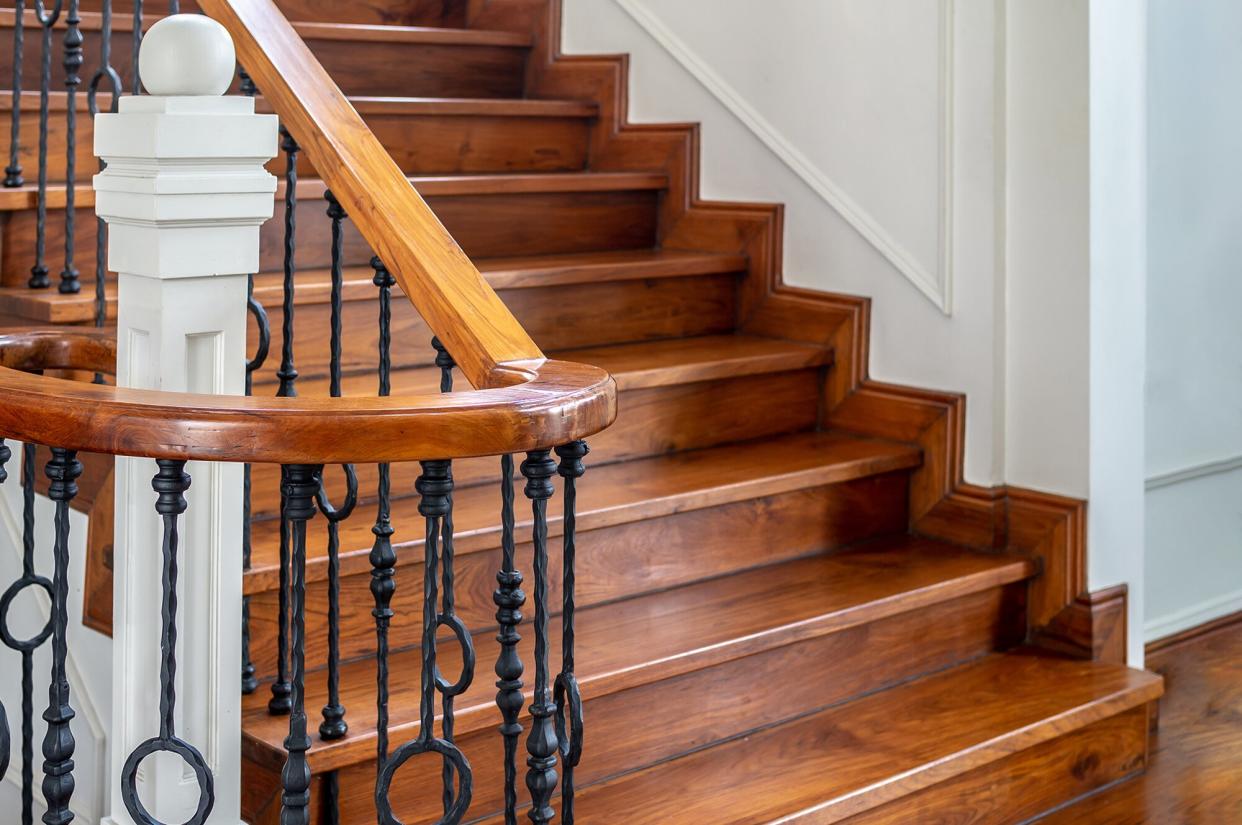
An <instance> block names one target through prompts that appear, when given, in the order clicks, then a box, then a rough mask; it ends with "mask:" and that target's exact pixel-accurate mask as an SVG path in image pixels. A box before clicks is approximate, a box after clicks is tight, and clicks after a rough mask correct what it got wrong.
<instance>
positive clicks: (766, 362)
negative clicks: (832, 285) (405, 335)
mask: <svg viewBox="0 0 1242 825" xmlns="http://www.w3.org/2000/svg"><path fill="white" fill-rule="evenodd" d="M548 355H549V357H552V358H556V359H559V360H562V361H575V362H579V363H583V364H591V365H593V366H596V367H599V368H601V369H604V370H607V371H608V372H609V373H611V374H612V377H613V378H614V379H615V380H616V382H617V389H619V390H633V389H639V388H642V387H663V386H669V385H671V384H687V383H691V382H694V381H708V380H711V379H715V378H728V377H738V376H743V375H757V374H760V373H767V372H782V371H785V370H796V369H806V368H808V367H819V366H824V365H826V364H828V363H830V362H831V361H832V352H831V350H829V349H827V348H825V347H819V346H815V345H812V344H802V343H798V342H795V341H781V340H779V339H776V338H761V337H759V336H756V335H702V336H697V337H692V338H672V339H667V340H659V341H640V342H636V343H631V344H616V345H610V346H602V347H584V348H581V349H572V350H558V351H556V352H551V353H548ZM458 381H459V383H458V386H459V387H461V388H462V389H465V388H466V387H465V386H463V385H462V384H461V383H460V381H461V379H460V378H459V379H458ZM376 382H377V379H376V377H375V375H374V374H373V373H372V372H366V373H362V374H356V375H349V376H345V377H344V378H343V379H342V381H341V394H342V395H345V396H373V395H375V394H376V393H377V383H376ZM274 383H275V378H274V376H273V377H270V378H268V379H267V380H266V381H265V382H264V384H263V386H271V385H272V384H274ZM439 386H440V370H439V368H438V367H431V366H428V367H410V368H406V369H400V370H395V371H393V373H392V394H393V395H412V394H416V393H434V392H438V391H439ZM259 393H260V394H261V393H262V390H260V391H259ZM298 394H299V395H303V396H311V397H314V396H326V395H328V394H329V382H328V379H327V378H308V379H302V380H299V381H298Z"/></svg>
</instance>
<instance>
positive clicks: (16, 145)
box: [4, 0, 26, 189]
mask: <svg viewBox="0 0 1242 825" xmlns="http://www.w3.org/2000/svg"><path fill="white" fill-rule="evenodd" d="M25 34H26V0H15V2H14V3H13V112H12V118H11V119H10V122H9V127H10V128H9V165H8V166H6V167H4V185H5V186H7V187H9V188H10V189H12V188H14V187H17V186H21V185H22V184H23V183H25V182H26V180H25V178H23V177H22V162H21V150H22V147H21V140H22V60H23V59H24V57H25V54H24V52H25V40H26V37H25Z"/></svg>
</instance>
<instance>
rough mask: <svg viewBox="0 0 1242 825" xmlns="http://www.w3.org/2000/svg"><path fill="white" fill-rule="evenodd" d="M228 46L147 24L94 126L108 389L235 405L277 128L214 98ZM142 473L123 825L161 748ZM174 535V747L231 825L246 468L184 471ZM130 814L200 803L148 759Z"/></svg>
mask: <svg viewBox="0 0 1242 825" xmlns="http://www.w3.org/2000/svg"><path fill="white" fill-rule="evenodd" d="M234 62H235V60H234V54H233V44H232V41H231V40H230V39H229V35H228V33H227V32H226V31H225V30H224V29H223V27H221V26H220V25H219V24H218V23H215V22H214V21H212V20H210V19H208V18H206V17H202V16H199V15H178V16H174V17H170V18H167V19H165V20H162V21H160V22H159V23H157V24H156V25H155V26H153V27H152V29H151V31H150V32H149V33H148V34H147V35H146V37H145V38H144V39H143V45H142V55H141V61H140V67H141V72H142V78H143V82H144V85H145V86H146V88H147V90H148V91H149V92H151V93H152V94H151V95H150V96H131V97H123V98H122V99H121V102H120V111H119V112H118V113H116V114H101V115H100V116H99V117H98V118H97V119H96V121H95V154H96V155H98V156H99V157H101V158H103V159H104V160H105V161H106V162H107V167H106V168H105V170H104V171H103V172H101V173H100V174H99V175H97V176H96V178H95V191H96V212H97V213H98V214H99V216H100V217H102V218H103V219H104V220H105V221H107V222H108V231H109V237H108V265H109V269H111V270H113V271H115V272H117V273H119V293H118V301H119V307H118V317H117V346H118V352H117V383H118V385H120V386H126V387H141V388H149V389H159V390H165V391H172V392H199V393H215V394H224V395H241V394H242V392H243V391H244V379H245V361H246V322H247V317H246V278H247V273H250V272H254V271H255V270H256V269H257V268H258V265H259V226H260V225H261V224H262V223H263V222H264V221H265V220H267V219H268V218H270V217H271V215H272V203H273V193H274V192H275V188H276V181H275V178H273V177H272V176H271V175H270V174H268V173H267V172H266V171H265V170H264V169H263V164H264V163H265V162H266V161H267V160H268V159H269V158H271V157H272V156H274V155H275V154H276V150H277V123H276V118H275V117H274V116H272V115H257V114H255V113H254V100H253V99H251V98H248V97H222V96H221V95H222V94H223V92H224V91H225V90H226V89H227V87H228V85H229V83H230V81H231V79H232V77H233V71H234ZM155 471H156V467H155V462H154V461H153V460H149V459H118V461H117V468H116V481H117V487H116V541H115V557H114V565H115V566H114V570H113V575H114V589H113V597H114V609H113V614H114V619H113V675H112V684H113V691H112V695H113V709H112V710H113V712H112V731H111V741H110V743H109V750H110V762H109V768H108V770H109V781H110V783H111V802H110V811H111V815H110V816H109V817H107V818H105V819H104V822H105V823H108V825H131V823H133V819H132V818H131V816H130V814H129V813H128V812H127V810H126V807H125V804H124V802H123V801H122V797H121V793H120V775H121V768H122V766H123V765H124V763H125V760H126V758H127V757H128V756H129V754H130V753H131V751H132V750H133V749H134V748H135V747H136V746H137V745H138V744H139V743H141V742H143V741H144V740H146V739H148V738H150V737H153V736H155V735H157V734H158V732H159V719H158V708H159V698H158V686H159V673H160V663H159V651H160V647H159V634H160V579H161V551H160V536H161V526H160V521H159V518H158V516H157V514H156V512H155V507H154V505H155V494H154V492H153V491H152V489H151V479H152V477H153V476H154V475H155ZM187 472H189V474H190V476H191V477H192V479H193V481H192V484H191V487H190V490H189V492H188V493H187V495H186V498H187V500H188V501H189V509H188V510H187V511H186V514H185V516H184V517H183V518H182V520H181V549H180V554H179V562H180V569H181V573H180V593H179V596H180V611H179V613H180V615H179V616H178V633H179V638H178V645H177V685H176V690H177V716H178V719H177V735H178V736H179V737H181V738H182V739H185V740H186V741H188V742H189V743H190V744H191V745H193V746H194V747H196V748H197V749H198V750H199V751H200V752H201V753H202V754H203V756H204V757H205V759H206V761H207V763H208V767H209V768H210V769H211V771H212V773H213V774H214V777H215V806H214V809H213V811H212V814H211V816H210V818H209V820H208V821H209V822H210V823H219V824H220V825H238V823H240V822H241V816H240V802H241V780H240V765H241V754H240V743H241V730H240V723H241V719H240V712H241V695H240V672H241V671H240V668H241V606H242V588H241V576H242V570H241V528H242V523H241V518H242V498H241V495H242V467H241V465H239V464H224V463H209V462H190V464H189V465H188V467H187ZM138 789H139V797H140V799H141V800H142V803H143V805H144V806H145V807H146V808H147V810H148V811H149V812H150V813H151V814H152V815H153V816H155V817H156V818H157V819H159V820H160V821H163V822H184V821H186V820H187V819H188V818H189V817H190V815H191V814H192V813H193V812H194V809H195V807H196V805H197V803H198V799H199V788H198V786H197V783H196V782H195V779H194V775H193V772H192V771H191V770H190V768H189V767H188V766H187V765H185V764H183V763H182V762H181V760H180V759H178V758H176V757H174V756H169V755H166V754H156V755H154V756H151V757H148V758H147V759H146V760H145V761H144V762H143V764H142V766H141V769H140V771H139V778H138Z"/></svg>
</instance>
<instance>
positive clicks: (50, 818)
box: [43, 447, 82, 825]
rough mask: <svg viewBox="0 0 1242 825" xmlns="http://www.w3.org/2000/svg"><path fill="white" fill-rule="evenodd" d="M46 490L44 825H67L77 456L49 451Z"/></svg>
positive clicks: (70, 793) (70, 773)
mask: <svg viewBox="0 0 1242 825" xmlns="http://www.w3.org/2000/svg"><path fill="white" fill-rule="evenodd" d="M45 472H46V474H47V477H48V479H49V480H50V481H51V484H50V485H49V487H48V493H47V495H48V498H50V499H51V500H52V501H54V502H56V540H55V544H54V545H53V551H52V557H53V559H54V562H53V570H54V573H53V575H52V678H51V683H50V684H49V685H48V703H47V710H45V711H44V712H43V720H44V721H45V722H47V735H46V736H44V737H43V799H44V801H45V802H46V803H47V811H46V812H44V814H43V823H44V825H68V823H70V822H72V821H73V811H71V810H69V800H70V798H71V797H72V796H73V751H74V748H75V743H74V740H73V731H72V730H71V729H70V723H71V722H72V721H73V717H74V712H73V707H72V706H71V705H70V704H69V677H68V675H67V674H66V672H65V659H66V657H67V656H68V655H69V644H68V633H69V502H71V501H73V497H74V496H76V495H77V494H78V485H77V479H78V476H80V475H82V464H81V462H79V461H78V458H77V452H76V451H74V450H66V449H63V448H61V447H53V448H52V458H51V459H50V460H49V461H48V463H47V468H46V470H45Z"/></svg>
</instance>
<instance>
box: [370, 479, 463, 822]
mask: <svg viewBox="0 0 1242 825" xmlns="http://www.w3.org/2000/svg"><path fill="white" fill-rule="evenodd" d="M448 464H449V463H448V462H447V461H421V462H419V465H420V466H421V467H422V474H421V475H419V477H418V481H417V482H415V485H414V486H415V489H417V490H418V492H419V495H421V496H422V498H421V499H420V500H419V503H418V512H419V514H420V515H422V516H423V518H424V519H426V522H427V534H426V543H425V545H424V566H423V639H422V647H421V652H422V693H421V699H420V702H419V732H418V736H417V737H416V738H415V739H413V740H411V741H409V742H406V743H405V744H404V745H402V746H401V747H400V748H398V749H397V750H396V751H395V752H393V754H392V757H391V758H389V759H386V760H385V761H384V764H383V767H382V768H381V769H380V774H379V779H378V780H377V782H376V784H375V807H376V810H377V811H378V813H379V822H380V825H401V820H399V819H397V817H396V816H395V815H394V814H393V811H392V802H391V800H390V798H389V791H390V789H391V787H392V778H393V776H394V775H395V774H396V772H397V770H398V769H400V767H401V766H402V765H404V764H405V763H406V762H407V761H409V760H410V759H412V758H413V757H415V756H417V755H419V754H423V753H435V754H439V755H440V758H441V760H443V762H444V764H446V765H448V766H450V771H451V772H450V773H449V774H448V775H449V776H452V775H454V774H455V775H456V776H457V791H456V793H455V794H454V795H453V796H452V797H451V798H450V800H449V802H450V804H449V806H448V808H447V810H445V812H444V816H443V817H442V818H441V819H440V820H439V823H438V825H457V823H459V822H461V820H462V817H463V816H465V813H466V809H467V808H468V807H469V806H470V797H471V793H472V788H473V775H472V773H471V771H470V763H469V762H467V761H466V757H465V754H463V753H462V752H461V751H460V750H459V749H458V748H457V746H456V745H454V744H453V743H451V742H449V741H447V740H445V739H443V738H437V737H436V735H435V729H434V728H435V717H436V704H435V703H436V681H437V680H438V679H439V675H438V671H437V669H436V630H437V629H438V627H439V624H438V618H439V613H438V612H437V610H436V600H437V598H438V594H437V592H436V591H437V590H438V582H437V577H438V568H439V551H440V541H441V530H442V528H443V523H444V521H443V520H444V514H445V513H447V512H448V509H449V495H450V494H451V493H452V491H453V481H452V476H451V474H450V471H449V466H448Z"/></svg>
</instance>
